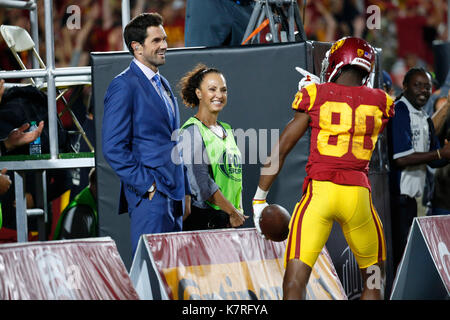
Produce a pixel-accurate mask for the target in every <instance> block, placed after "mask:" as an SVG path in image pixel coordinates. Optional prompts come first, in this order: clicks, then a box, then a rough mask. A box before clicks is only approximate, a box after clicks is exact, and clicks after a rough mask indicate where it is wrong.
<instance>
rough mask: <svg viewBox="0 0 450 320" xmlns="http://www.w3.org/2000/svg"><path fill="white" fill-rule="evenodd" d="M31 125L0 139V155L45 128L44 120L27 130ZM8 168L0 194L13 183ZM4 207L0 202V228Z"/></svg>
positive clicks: (0, 176)
mask: <svg viewBox="0 0 450 320" xmlns="http://www.w3.org/2000/svg"><path fill="white" fill-rule="evenodd" d="M4 83H5V80H1V81H0V103H1V101H2V97H3V93H4V91H5V88H4ZM29 127H30V124H29V123H25V124H23V125H22V126H21V127H20V128H17V129H14V130H12V131H11V132H10V133H9V134H8V136H7V137H6V138H5V139H3V140H0V156H5V155H7V154H8V151H10V150H12V149H15V148H17V147H19V146H22V145H26V144H28V143H30V142H32V141H34V140H36V139H37V137H39V136H40V135H41V133H42V129H44V121H40V122H39V126H38V128H37V129H36V130H34V131H31V132H25V131H26V130H28V128H29ZM6 172H7V170H6V169H5V168H3V169H2V170H1V173H0V195H3V194H5V193H6V192H7V191H8V190H9V187H10V185H11V179H10V178H9V176H7V175H6ZM2 220H3V219H2V208H1V204H0V228H1V227H2Z"/></svg>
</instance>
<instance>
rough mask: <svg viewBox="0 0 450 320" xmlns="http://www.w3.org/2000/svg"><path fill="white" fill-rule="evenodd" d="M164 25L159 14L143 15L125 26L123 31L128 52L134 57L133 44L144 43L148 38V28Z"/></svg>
mask: <svg viewBox="0 0 450 320" xmlns="http://www.w3.org/2000/svg"><path fill="white" fill-rule="evenodd" d="M162 24H163V18H162V16H161V15H160V14H159V13H156V12H152V13H141V14H140V15H138V16H136V17H134V18H133V19H132V20H131V21H130V22H128V24H127V25H126V26H125V29H124V31H123V38H124V40H125V44H126V45H127V47H128V50H129V51H130V53H131V54H132V55H134V50H133V48H132V47H131V42H133V41H136V42H139V43H143V42H144V40H145V38H147V28H148V27H158V26H160V25H162Z"/></svg>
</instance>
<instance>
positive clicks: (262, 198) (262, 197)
mask: <svg viewBox="0 0 450 320" xmlns="http://www.w3.org/2000/svg"><path fill="white" fill-rule="evenodd" d="M268 193H269V192H268V191H264V190H262V189H261V188H259V186H258V189H257V190H256V193H255V196H254V197H253V201H252V206H253V223H254V224H255V228H256V231H257V232H258V234H259V235H260V236H261V237H263V238H265V237H264V235H263V233H262V232H261V227H260V226H259V219H261V213H262V211H263V210H264V208H265V207H267V206H268V205H269V204H268V203H267V202H266V197H267V194H268Z"/></svg>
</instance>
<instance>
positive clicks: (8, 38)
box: [0, 25, 94, 152]
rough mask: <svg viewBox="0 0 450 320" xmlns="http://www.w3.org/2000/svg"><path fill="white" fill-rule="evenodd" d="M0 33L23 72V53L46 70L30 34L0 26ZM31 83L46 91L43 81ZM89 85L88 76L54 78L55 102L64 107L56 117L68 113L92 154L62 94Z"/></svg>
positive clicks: (19, 28)
mask: <svg viewBox="0 0 450 320" xmlns="http://www.w3.org/2000/svg"><path fill="white" fill-rule="evenodd" d="M0 33H1V34H2V36H3V39H5V42H6V44H7V45H8V47H9V49H10V50H11V52H12V53H13V55H14V57H15V58H16V60H17V62H18V63H19V65H20V67H21V68H22V69H23V70H26V69H27V68H26V66H25V64H24V63H23V61H22V59H21V58H20V55H19V54H18V53H20V52H24V51H31V52H32V54H33V55H34V56H35V57H36V59H37V60H38V62H39V66H40V67H41V68H43V69H45V68H46V66H45V64H44V62H43V61H42V59H41V57H40V56H39V53H38V52H37V50H36V47H35V43H34V41H33V39H32V38H31V37H30V34H29V33H28V31H27V30H25V29H23V28H21V27H17V26H8V25H2V26H0ZM30 79H31V83H32V84H33V85H34V86H36V87H37V88H38V89H40V90H46V89H47V83H46V82H44V81H34V80H33V79H32V78H30ZM36 82H37V83H36ZM85 85H88V86H90V85H91V76H90V75H86V76H84V75H81V76H60V77H56V78H55V86H56V91H57V97H56V100H59V99H62V101H63V102H64V105H65V109H64V110H63V111H61V112H60V113H59V114H58V116H59V117H61V116H62V115H63V114H64V113H65V112H66V111H68V112H69V113H70V116H71V117H72V120H73V122H74V124H75V126H76V127H77V129H78V132H77V133H79V134H81V136H82V137H83V139H84V140H85V141H86V144H87V145H88V146H89V149H90V150H91V151H92V152H93V151H94V147H93V146H92V144H91V142H90V141H89V139H88V138H87V136H86V133H85V132H84V130H83V128H82V127H81V125H80V122H79V121H78V119H77V117H76V116H75V114H74V113H73V111H72V109H71V108H70V104H69V103H68V102H67V101H66V99H65V98H64V94H65V93H66V92H67V90H69V89H70V88H73V87H78V86H85Z"/></svg>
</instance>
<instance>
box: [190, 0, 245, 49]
mask: <svg viewBox="0 0 450 320" xmlns="http://www.w3.org/2000/svg"><path fill="white" fill-rule="evenodd" d="M253 7H254V0H209V1H205V0H189V1H187V6H186V27H185V40H184V42H185V46H186V47H195V46H207V47H220V46H237V45H240V44H241V43H242V40H243V37H244V34H245V30H246V29H247V25H248V22H249V20H250V16H251V14H252V12H253Z"/></svg>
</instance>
